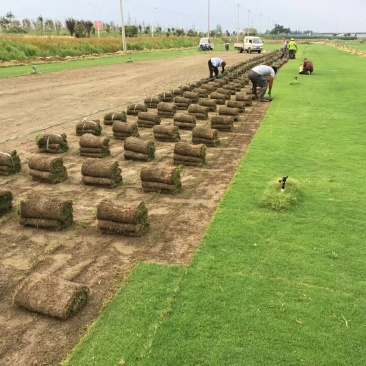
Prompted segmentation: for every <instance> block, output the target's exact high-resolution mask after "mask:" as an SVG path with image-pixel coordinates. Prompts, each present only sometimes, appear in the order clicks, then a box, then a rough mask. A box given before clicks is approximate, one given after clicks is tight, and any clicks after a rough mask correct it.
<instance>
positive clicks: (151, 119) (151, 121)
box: [137, 107, 161, 128]
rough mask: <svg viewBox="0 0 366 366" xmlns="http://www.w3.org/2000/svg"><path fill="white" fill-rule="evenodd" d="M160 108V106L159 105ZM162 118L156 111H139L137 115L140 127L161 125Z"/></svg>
mask: <svg viewBox="0 0 366 366" xmlns="http://www.w3.org/2000/svg"><path fill="white" fill-rule="evenodd" d="M158 108H159V107H158ZM160 122H161V118H160V116H159V115H158V114H156V113H150V112H139V114H138V117H137V125H138V126H139V127H140V126H141V127H151V128H152V127H153V126H155V125H160Z"/></svg>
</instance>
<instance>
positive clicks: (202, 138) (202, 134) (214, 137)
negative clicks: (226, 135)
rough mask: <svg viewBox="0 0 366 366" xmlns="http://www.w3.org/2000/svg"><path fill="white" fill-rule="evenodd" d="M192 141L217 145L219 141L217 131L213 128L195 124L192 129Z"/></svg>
mask: <svg viewBox="0 0 366 366" xmlns="http://www.w3.org/2000/svg"><path fill="white" fill-rule="evenodd" d="M192 143H194V144H205V145H206V146H217V145H218V144H219V143H220V139H219V133H218V131H217V130H216V129H214V128H210V127H199V126H197V127H195V128H194V129H193V130H192Z"/></svg>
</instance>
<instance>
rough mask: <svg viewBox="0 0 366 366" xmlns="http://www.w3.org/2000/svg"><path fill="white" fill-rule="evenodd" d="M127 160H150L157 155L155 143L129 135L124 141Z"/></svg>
mask: <svg viewBox="0 0 366 366" xmlns="http://www.w3.org/2000/svg"><path fill="white" fill-rule="evenodd" d="M124 149H125V153H124V157H125V159H126V160H137V161H150V160H152V159H154V156H155V143H154V141H152V140H143V139H141V138H138V137H127V138H126V140H125V142H124Z"/></svg>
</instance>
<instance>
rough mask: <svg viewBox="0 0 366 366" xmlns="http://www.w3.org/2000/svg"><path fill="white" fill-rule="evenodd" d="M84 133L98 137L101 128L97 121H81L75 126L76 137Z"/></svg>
mask: <svg viewBox="0 0 366 366" xmlns="http://www.w3.org/2000/svg"><path fill="white" fill-rule="evenodd" d="M85 133H91V134H92V135H95V136H100V134H101V133H102V127H101V126H100V121H99V119H96V120H92V121H88V120H83V121H80V122H78V123H77V124H76V136H82V135H84V134H85Z"/></svg>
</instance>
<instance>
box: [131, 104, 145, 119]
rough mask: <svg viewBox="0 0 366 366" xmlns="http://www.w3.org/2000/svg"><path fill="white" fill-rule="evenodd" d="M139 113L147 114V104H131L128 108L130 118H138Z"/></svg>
mask: <svg viewBox="0 0 366 366" xmlns="http://www.w3.org/2000/svg"><path fill="white" fill-rule="evenodd" d="M139 112H147V107H146V105H145V104H140V103H136V104H129V105H128V106H127V115H128V116H137V115H138V114H139Z"/></svg>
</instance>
